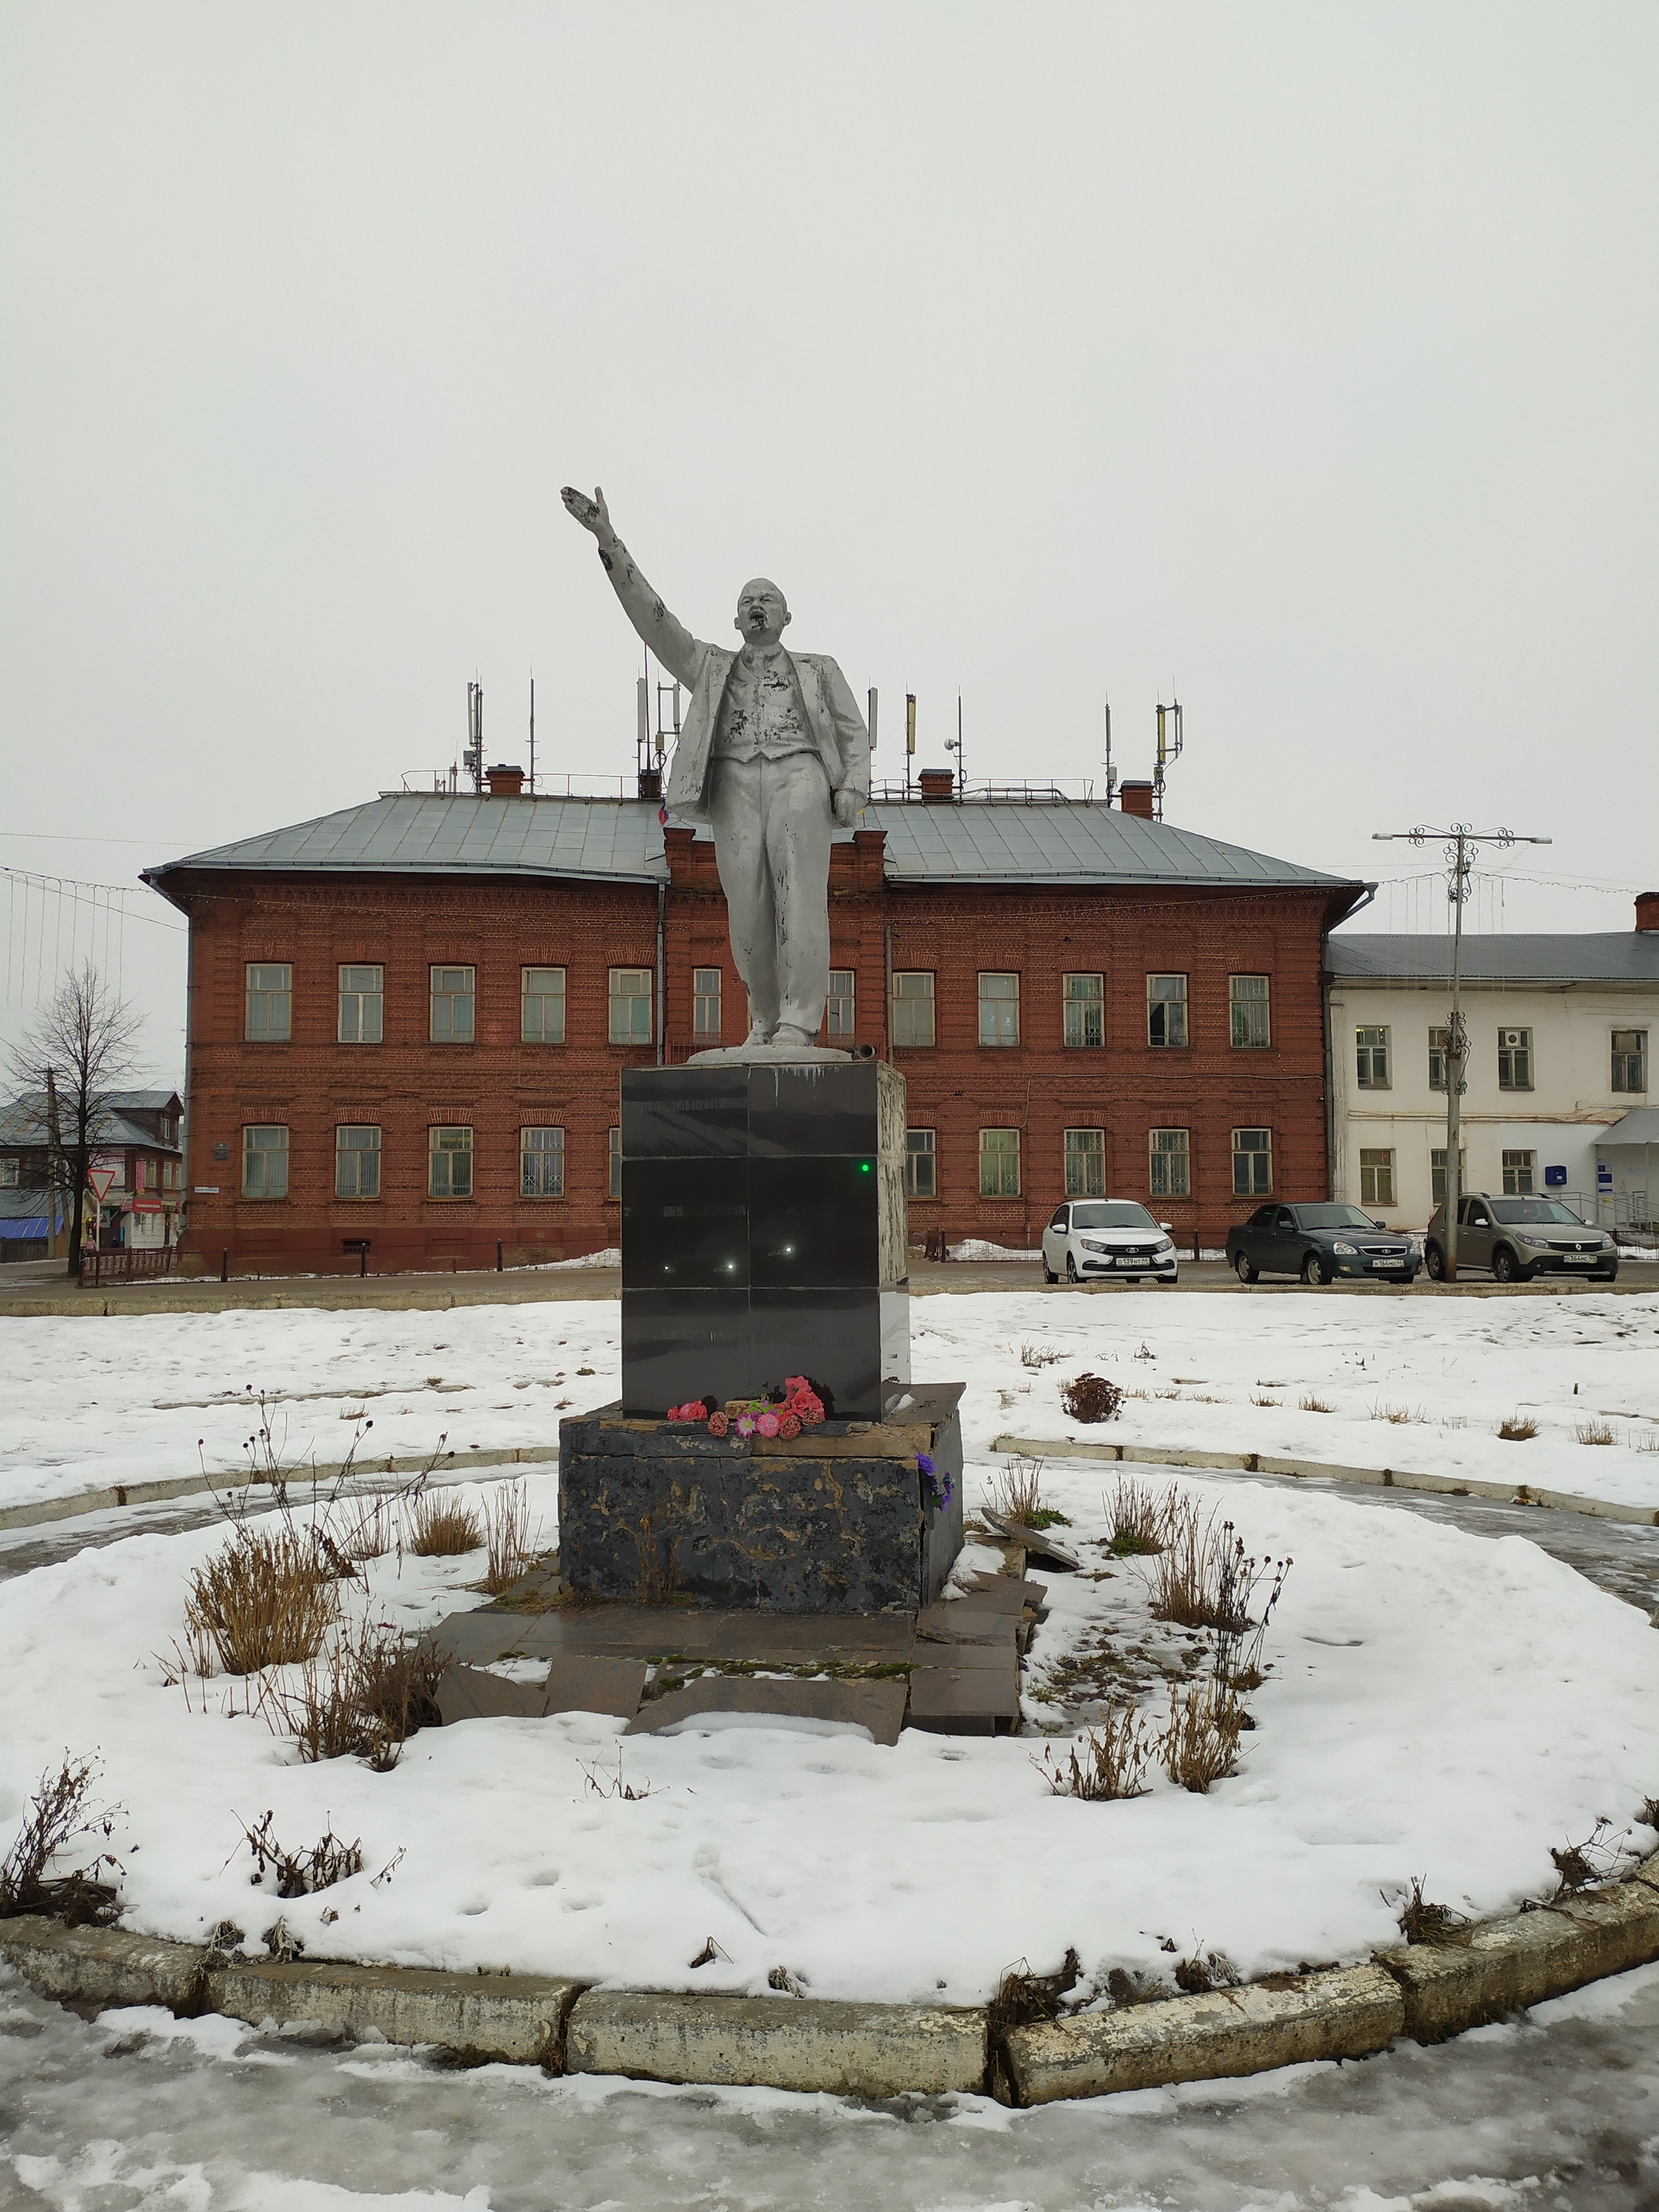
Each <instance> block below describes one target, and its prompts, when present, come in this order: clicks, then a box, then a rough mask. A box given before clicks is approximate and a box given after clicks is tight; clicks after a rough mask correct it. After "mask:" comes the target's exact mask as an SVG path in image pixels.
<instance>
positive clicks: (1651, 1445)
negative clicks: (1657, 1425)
mask: <svg viewBox="0 0 1659 2212" xmlns="http://www.w3.org/2000/svg"><path fill="white" fill-rule="evenodd" d="M1632 1449H1635V1450H1637V1451H1639V1452H1659V1429H1650V1431H1648V1433H1647V1435H1646V1436H1644V1437H1638V1438H1637V1440H1636V1443H1635V1444H1634V1446H1633V1447H1632Z"/></svg>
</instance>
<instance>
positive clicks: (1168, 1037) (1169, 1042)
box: [1146, 975, 1187, 1048]
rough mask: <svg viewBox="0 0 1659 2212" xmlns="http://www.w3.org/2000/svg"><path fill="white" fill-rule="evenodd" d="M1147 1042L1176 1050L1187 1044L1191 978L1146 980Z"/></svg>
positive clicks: (1158, 976) (1174, 977)
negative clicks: (1189, 981)
mask: <svg viewBox="0 0 1659 2212" xmlns="http://www.w3.org/2000/svg"><path fill="white" fill-rule="evenodd" d="M1146 1042H1147V1043H1148V1044H1150V1045H1158V1046H1160V1047H1171V1048H1172V1047H1174V1046H1176V1045H1184V1044H1185V1043H1186V1042H1187V978H1186V977H1185V976H1184V975H1149V976H1148V977H1147V978H1146Z"/></svg>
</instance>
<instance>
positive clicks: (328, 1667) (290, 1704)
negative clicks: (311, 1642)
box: [260, 1620, 448, 1774]
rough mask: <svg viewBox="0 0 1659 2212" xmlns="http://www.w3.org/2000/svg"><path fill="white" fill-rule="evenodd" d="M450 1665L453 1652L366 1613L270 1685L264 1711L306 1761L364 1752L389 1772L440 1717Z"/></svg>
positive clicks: (372, 1762)
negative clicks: (294, 1672)
mask: <svg viewBox="0 0 1659 2212" xmlns="http://www.w3.org/2000/svg"><path fill="white" fill-rule="evenodd" d="M447 1664H448V1654H447V1653H446V1652H443V1651H441V1650H437V1649H435V1647H434V1646H432V1645H430V1644H410V1643H408V1642H407V1641H406V1639H405V1638H404V1633H403V1631H402V1630H401V1629H399V1628H397V1627H395V1626H392V1624H391V1623H390V1622H387V1621H370V1620H366V1621H363V1622H362V1624H361V1625H360V1626H358V1627H357V1628H356V1629H355V1630H349V1629H348V1630H343V1631H342V1632H340V1633H339V1634H337V1635H336V1636H334V1637H333V1638H331V1640H330V1642H329V1644H328V1647H327V1649H326V1650H325V1651H322V1652H319V1653H318V1654H316V1655H314V1656H313V1657H311V1658H310V1659H308V1660H307V1661H306V1662H305V1664H304V1665H303V1666H302V1667H301V1668H300V1670H299V1674H298V1676H297V1679H296V1680H294V1681H292V1682H289V1683H270V1684H268V1685H267V1686H266V1688H265V1691H264V1696H263V1698H262V1699H261V1701H260V1710H261V1711H263V1712H264V1717H265V1720H266V1723H267V1725H268V1726H269V1727H270V1729H271V1731H272V1733H273V1734H274V1735H286V1736H288V1737H289V1738H290V1739H291V1740H292V1741H293V1743H294V1745H295V1749H296V1750H297V1751H298V1752H299V1754H300V1757H301V1760H303V1761H304V1762H305V1763H306V1764H307V1765H310V1764H312V1763H313V1762H320V1761H322V1760H324V1759H346V1758H357V1759H362V1760H363V1762H364V1763H365V1765H368V1766H371V1767H373V1768H374V1771H375V1772H376V1773H379V1774H385V1773H389V1772H390V1771H391V1770H392V1768H393V1767H394V1766H395V1765H397V1764H398V1759H400V1758H401V1757H402V1756H403V1747H404V1744H405V1743H406V1742H407V1741H408V1740H409V1738H410V1736H411V1735H414V1734H415V1732H416V1729H420V1728H426V1727H430V1726H432V1725H433V1724H435V1723H436V1721H437V1719H438V1707H437V1691H438V1680H439V1678H440V1676H441V1674H442V1673H443V1671H444V1668H445V1667H446V1666H447Z"/></svg>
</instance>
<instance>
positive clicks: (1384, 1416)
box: [1371, 1399, 1424, 1429]
mask: <svg viewBox="0 0 1659 2212" xmlns="http://www.w3.org/2000/svg"><path fill="white" fill-rule="evenodd" d="M1423 1418H1424V1416H1423V1413H1422V1412H1421V1410H1420V1409H1419V1411H1418V1412H1417V1413H1413V1411H1412V1409H1411V1407H1409V1406H1387V1405H1384V1404H1383V1402H1382V1401H1381V1400H1380V1399H1379V1400H1378V1401H1377V1403H1376V1405H1374V1406H1373V1407H1371V1419H1372V1420H1374V1421H1391V1422H1392V1423H1393V1424H1394V1425H1395V1428H1397V1429H1398V1428H1403V1427H1404V1426H1405V1425H1406V1423H1407V1421H1420V1420H1422V1419H1423Z"/></svg>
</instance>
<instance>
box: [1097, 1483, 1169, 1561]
mask: <svg viewBox="0 0 1659 2212" xmlns="http://www.w3.org/2000/svg"><path fill="white" fill-rule="evenodd" d="M1175 1498H1176V1492H1173V1491H1170V1492H1166V1493H1165V1494H1164V1496H1163V1497H1162V1498H1159V1497H1158V1496H1156V1495H1155V1494H1154V1492H1152V1490H1150V1489H1149V1488H1148V1487H1147V1486H1146V1484H1145V1483H1144V1482H1136V1481H1135V1480H1133V1478H1132V1477H1130V1476H1128V1475H1122V1474H1121V1475H1119V1477H1118V1479H1117V1485H1116V1487H1115V1489H1114V1491H1113V1492H1112V1495H1111V1498H1110V1499H1109V1500H1108V1501H1106V1512H1107V1516H1108V1518H1109V1520H1110V1522H1111V1524H1112V1534H1111V1537H1110V1540H1109V1543H1108V1545H1107V1549H1108V1550H1109V1552H1110V1553H1112V1555H1113V1557H1114V1558H1115V1559H1135V1558H1139V1557H1151V1555H1152V1553H1156V1552H1161V1551H1162V1550H1163V1549H1164V1544H1165V1542H1166V1541H1167V1538H1168V1528H1169V1517H1170V1507H1171V1504H1173V1503H1174V1500H1175Z"/></svg>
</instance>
